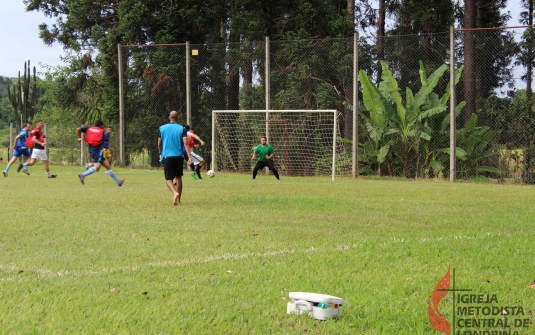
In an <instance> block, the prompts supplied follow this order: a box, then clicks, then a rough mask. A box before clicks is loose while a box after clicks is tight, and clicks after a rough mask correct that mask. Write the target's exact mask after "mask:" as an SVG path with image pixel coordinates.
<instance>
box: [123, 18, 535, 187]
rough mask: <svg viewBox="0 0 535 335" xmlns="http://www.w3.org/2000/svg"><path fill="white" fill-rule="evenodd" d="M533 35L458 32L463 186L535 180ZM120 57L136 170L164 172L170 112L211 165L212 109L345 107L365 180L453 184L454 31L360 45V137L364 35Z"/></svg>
mask: <svg viewBox="0 0 535 335" xmlns="http://www.w3.org/2000/svg"><path fill="white" fill-rule="evenodd" d="M530 31H531V29H525V28H520V29H510V30H508V29H498V30H478V31H457V32H456V34H455V35H454V36H455V50H454V56H455V69H456V74H455V78H456V79H455V82H456V88H455V93H456V100H455V101H456V116H457V118H456V123H455V128H456V137H455V138H456V157H457V159H456V162H457V165H456V167H457V168H456V177H457V178H461V179H469V178H479V177H486V178H489V179H494V180H499V181H517V182H531V179H532V177H531V175H532V174H533V173H532V172H533V165H534V164H533V160H535V158H533V159H532V158H531V156H532V155H531V151H532V146H531V143H532V142H533V140H534V139H535V137H534V135H532V133H533V131H532V130H531V129H533V126H532V123H533V122H534V121H533V119H534V117H533V104H532V103H531V101H532V97H531V93H530V90H526V87H527V85H531V83H530V80H528V78H531V77H532V72H530V70H529V66H528V65H529V64H532V63H533V56H532V55H531V53H532V52H533V50H534V48H533V47H532V44H530V43H532V42H530V41H532V39H533V38H532V37H531V35H530ZM121 49H122V50H123V52H122V54H123V59H122V62H123V64H124V66H123V69H124V70H123V79H124V80H123V82H124V83H123V88H124V101H125V104H124V105H125V113H124V114H125V153H126V155H125V157H126V162H125V163H126V164H132V163H134V162H135V161H138V160H139V157H140V155H141V157H142V164H150V165H157V164H158V161H157V158H158V157H157V156H158V155H157V150H156V144H157V136H158V135H157V134H158V131H157V129H158V127H159V126H160V125H162V124H164V123H166V122H167V115H168V113H169V111H171V110H176V111H178V112H179V114H180V118H181V119H180V123H183V124H185V123H187V122H188V119H187V117H188V110H189V111H190V113H191V114H190V115H191V117H190V119H189V122H190V123H191V124H192V126H193V127H194V128H195V130H196V134H197V135H199V136H200V137H201V138H202V139H203V140H204V141H205V142H206V145H205V146H203V147H200V148H198V149H196V150H197V151H198V153H199V154H200V155H201V156H203V157H205V159H206V160H207V161H208V164H207V165H206V166H207V167H208V166H209V165H210V161H211V157H210V156H211V147H210V145H211V140H212V138H211V136H212V134H211V122H212V120H211V112H212V110H238V109H240V110H254V109H258V110H264V109H268V108H269V109H273V110H281V109H310V110H312V109H336V110H338V111H339V112H340V113H341V115H342V117H341V120H340V129H341V137H342V141H343V142H344V143H345V145H346V150H347V151H348V153H347V155H346V157H351V150H352V149H351V142H352V141H353V140H355V139H356V140H357V141H358V144H359V146H358V157H359V161H358V166H359V170H358V171H359V174H361V175H374V174H381V175H386V176H405V177H410V178H415V177H423V178H432V177H439V178H447V177H448V176H449V175H450V165H449V159H450V152H449V151H450V105H449V104H450V102H449V101H450V95H451V92H450V85H449V84H450V54H451V48H450V35H449V33H443V34H421V35H410V36H387V37H384V38H382V39H380V40H377V39H376V38H372V37H361V38H360V39H359V41H358V70H360V71H361V78H360V80H361V85H360V86H359V90H358V101H359V103H358V125H357V130H358V136H357V137H356V138H354V137H353V135H352V134H353V129H352V128H353V94H354V93H353V92H354V79H355V78H354V65H353V64H354V57H355V56H356V55H355V52H354V48H353V37H351V38H343V39H323V40H297V41H268V42H264V41H262V42H244V43H222V44H202V45H190V46H187V45H185V44H183V45H173V46H154V45H153V46H121ZM268 50H269V57H266V53H267V51H268ZM188 57H191V59H190V60H189V76H187V75H186V73H187V71H188ZM378 59H383V60H384V65H383V66H380V63H379V61H378ZM268 64H269V68H268V69H267V71H266V65H268ZM532 65H533V64H532ZM363 76H366V78H364V79H363ZM186 78H189V87H190V90H189V91H188V82H187V80H186ZM188 96H189V97H191V105H190V106H188ZM266 96H267V97H268V101H267V103H266ZM370 103H371V104H372V105H375V107H376V109H374V108H373V106H372V105H370ZM370 106H372V107H370ZM229 131H232V130H229ZM134 157H135V158H134ZM145 157H146V159H145ZM145 161H146V162H147V163H145Z"/></svg>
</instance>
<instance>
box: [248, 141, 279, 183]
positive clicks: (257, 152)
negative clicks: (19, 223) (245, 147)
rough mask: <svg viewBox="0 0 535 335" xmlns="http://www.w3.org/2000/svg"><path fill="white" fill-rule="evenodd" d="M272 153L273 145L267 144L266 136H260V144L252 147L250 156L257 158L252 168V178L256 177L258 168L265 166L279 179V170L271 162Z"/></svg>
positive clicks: (252, 158)
mask: <svg viewBox="0 0 535 335" xmlns="http://www.w3.org/2000/svg"><path fill="white" fill-rule="evenodd" d="M273 155H274V153H273V147H272V146H271V145H269V144H267V138H266V137H265V136H262V138H261V139H260V144H259V145H258V146H257V147H256V148H255V149H254V152H253V157H251V160H255V159H258V160H257V161H256V164H255V166H254V169H253V179H255V178H256V174H257V173H258V170H261V169H263V168H265V167H266V166H267V167H268V169H269V170H270V171H271V172H273V175H275V177H276V178H277V179H278V180H281V179H280V177H279V172H278V171H277V169H275V165H274V164H273Z"/></svg>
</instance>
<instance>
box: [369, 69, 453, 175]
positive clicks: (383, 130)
mask: <svg viewBox="0 0 535 335" xmlns="http://www.w3.org/2000/svg"><path fill="white" fill-rule="evenodd" d="M381 67H382V77H381V79H382V81H381V83H379V87H376V86H375V85H374V84H373V83H372V82H371V80H370V79H369V78H368V76H367V74H366V73H365V72H364V71H363V70H361V71H360V72H359V76H360V80H361V83H362V87H363V100H364V106H365V108H366V110H367V111H368V112H369V115H363V118H364V120H365V121H364V122H365V125H366V129H367V131H368V135H369V138H370V142H369V143H365V144H364V145H363V148H365V149H368V150H371V151H370V158H374V157H377V158H376V159H377V160H376V162H374V163H376V164H377V165H379V168H380V165H381V164H382V163H384V162H385V160H386V159H387V157H388V156H389V155H394V154H395V155H398V156H401V160H402V162H403V167H402V169H403V174H404V175H405V176H407V177H409V174H410V172H409V171H410V169H409V164H410V162H411V161H412V160H413V159H412V157H411V153H412V152H414V153H416V155H417V162H419V161H420V157H419V152H418V151H419V150H418V148H419V146H420V143H421V141H422V140H423V141H429V140H431V135H430V134H429V133H428V129H427V128H426V127H425V126H424V125H425V123H424V122H425V120H426V119H428V118H430V117H432V116H434V115H438V114H441V113H443V112H444V111H446V109H447V105H446V103H447V99H445V101H443V100H442V99H437V98H436V94H435V95H433V96H431V94H432V93H433V90H434V88H435V87H436V86H437V84H438V82H439V80H440V78H441V77H442V75H443V74H444V72H446V70H447V65H446V64H444V65H442V66H440V67H439V68H438V69H437V70H435V72H433V74H432V75H431V76H429V78H428V77H427V75H426V73H425V69H424V66H423V63H422V62H421V61H420V81H421V84H422V86H421V88H420V89H419V90H418V92H417V94H416V95H414V93H413V92H412V90H411V89H410V88H408V87H407V88H406V89H405V100H403V98H402V96H401V93H400V89H399V87H398V83H397V81H396V79H395V78H394V76H393V75H392V72H391V71H390V69H389V68H388V66H387V64H386V63H385V62H384V61H381ZM394 147H397V148H398V149H399V150H396V152H393V148H394ZM372 149H373V150H372ZM398 151H401V155H400V154H399V152H398ZM417 164H418V163H417Z"/></svg>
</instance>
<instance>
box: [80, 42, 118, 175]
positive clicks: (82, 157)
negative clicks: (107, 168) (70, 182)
mask: <svg viewBox="0 0 535 335" xmlns="http://www.w3.org/2000/svg"><path fill="white" fill-rule="evenodd" d="M117 52H118V58H119V161H120V162H121V164H122V165H124V96H123V57H122V55H123V54H122V52H121V45H120V44H117ZM81 148H82V149H83V146H82V147H81ZM82 152H83V150H82ZM81 158H82V159H83V156H82V157H81Z"/></svg>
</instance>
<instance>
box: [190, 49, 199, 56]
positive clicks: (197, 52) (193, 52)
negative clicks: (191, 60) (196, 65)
mask: <svg viewBox="0 0 535 335" xmlns="http://www.w3.org/2000/svg"><path fill="white" fill-rule="evenodd" d="M191 55H192V56H198V55H199V50H198V49H191Z"/></svg>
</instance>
